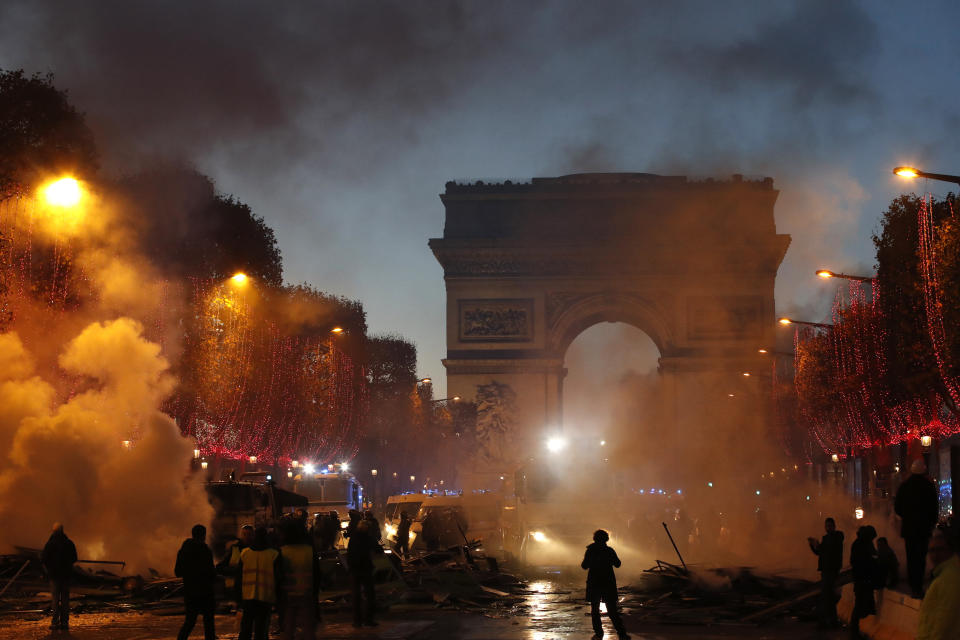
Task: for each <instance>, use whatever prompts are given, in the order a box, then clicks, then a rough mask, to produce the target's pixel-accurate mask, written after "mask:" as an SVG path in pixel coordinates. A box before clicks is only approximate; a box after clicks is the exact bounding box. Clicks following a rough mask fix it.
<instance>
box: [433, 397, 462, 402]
mask: <svg viewBox="0 0 960 640" xmlns="http://www.w3.org/2000/svg"><path fill="white" fill-rule="evenodd" d="M437 402H460V396H450V397H449V398H438V399H437V400H431V401H430V404H436V403H437Z"/></svg>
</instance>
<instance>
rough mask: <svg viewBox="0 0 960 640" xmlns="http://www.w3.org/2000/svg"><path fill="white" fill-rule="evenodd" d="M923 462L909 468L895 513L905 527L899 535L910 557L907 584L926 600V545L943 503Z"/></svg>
mask: <svg viewBox="0 0 960 640" xmlns="http://www.w3.org/2000/svg"><path fill="white" fill-rule="evenodd" d="M926 473H927V466H926V464H924V462H923V459H922V458H917V459H916V460H914V461H913V464H911V465H910V477H909V478H907V479H906V480H904V482H903V484H901V485H900V488H899V489H898V490H897V498H896V500H895V501H894V507H893V510H894V511H895V512H896V514H897V515H898V516H900V519H901V520H902V524H901V526H900V535H901V536H902V537H903V546H904V548H905V550H906V553H907V580H908V581H909V582H910V591H911V592H912V594H913V597H914V598H922V597H923V573H924V569H925V567H926V563H927V545H928V544H929V543H930V534H931V533H932V532H933V527H934V526H935V525H936V524H937V517H938V515H939V508H940V503H939V499H938V496H937V487H936V485H934V484H933V481H932V480H931V479H930V478H928V477H927V476H926Z"/></svg>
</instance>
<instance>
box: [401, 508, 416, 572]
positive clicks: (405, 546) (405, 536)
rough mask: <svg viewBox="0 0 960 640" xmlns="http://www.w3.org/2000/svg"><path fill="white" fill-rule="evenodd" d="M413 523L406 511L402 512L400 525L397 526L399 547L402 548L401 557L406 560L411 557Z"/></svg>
mask: <svg viewBox="0 0 960 640" xmlns="http://www.w3.org/2000/svg"><path fill="white" fill-rule="evenodd" d="M411 524H413V521H412V520H411V519H410V516H408V515H407V512H406V511H401V512H400V523H399V524H398V525H397V546H398V547H399V548H400V557H402V558H403V559H404V560H406V559H407V556H408V555H410V525H411Z"/></svg>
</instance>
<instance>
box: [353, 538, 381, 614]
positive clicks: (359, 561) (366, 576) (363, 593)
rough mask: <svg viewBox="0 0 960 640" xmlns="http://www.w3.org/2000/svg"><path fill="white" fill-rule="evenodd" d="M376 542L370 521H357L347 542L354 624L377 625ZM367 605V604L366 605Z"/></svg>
mask: <svg viewBox="0 0 960 640" xmlns="http://www.w3.org/2000/svg"><path fill="white" fill-rule="evenodd" d="M374 549H375V543H374V541H373V537H372V536H371V534H370V523H369V522H368V521H366V520H361V521H359V522H358V523H357V526H356V528H355V529H354V530H353V533H351V534H350V542H349V543H347V569H348V570H349V572H350V588H351V591H352V592H353V626H355V627H360V626H363V625H368V626H371V627H373V626H376V624H377V623H376V622H375V621H374V619H373V616H374V614H375V613H376V607H377V595H376V591H375V590H374V584H373V557H372V554H373V551H374ZM364 605H366V606H364Z"/></svg>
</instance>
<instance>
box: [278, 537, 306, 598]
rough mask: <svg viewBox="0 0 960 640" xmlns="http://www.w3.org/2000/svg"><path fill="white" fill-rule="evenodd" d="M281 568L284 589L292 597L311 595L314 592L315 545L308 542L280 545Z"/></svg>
mask: <svg viewBox="0 0 960 640" xmlns="http://www.w3.org/2000/svg"><path fill="white" fill-rule="evenodd" d="M280 568H281V570H282V571H283V591H284V593H286V594H287V596H288V597H291V598H299V597H305V596H309V595H310V594H311V593H312V592H313V547H311V546H310V545H307V544H285V545H283V546H282V547H280Z"/></svg>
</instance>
